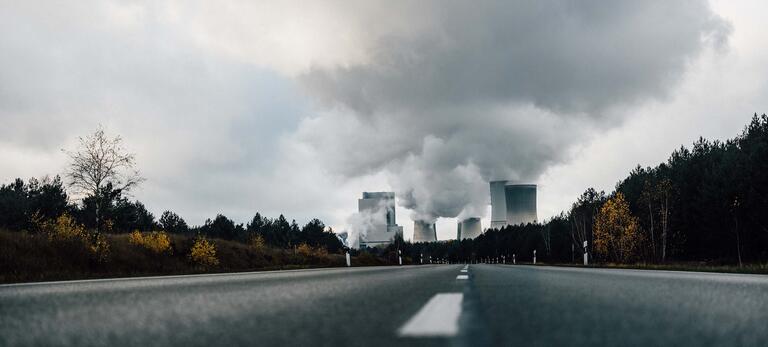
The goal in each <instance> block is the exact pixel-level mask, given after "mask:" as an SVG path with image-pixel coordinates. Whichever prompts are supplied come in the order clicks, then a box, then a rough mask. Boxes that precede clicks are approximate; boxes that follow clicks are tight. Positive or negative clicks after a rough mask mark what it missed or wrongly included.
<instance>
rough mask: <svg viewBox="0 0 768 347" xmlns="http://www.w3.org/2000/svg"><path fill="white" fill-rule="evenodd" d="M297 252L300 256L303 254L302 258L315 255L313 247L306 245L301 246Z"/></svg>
mask: <svg viewBox="0 0 768 347" xmlns="http://www.w3.org/2000/svg"><path fill="white" fill-rule="evenodd" d="M296 252H298V253H299V254H301V255H302V256H305V257H311V256H312V253H313V252H312V247H310V246H309V245H308V244H306V243H302V244H300V245H299V247H297V248H296Z"/></svg>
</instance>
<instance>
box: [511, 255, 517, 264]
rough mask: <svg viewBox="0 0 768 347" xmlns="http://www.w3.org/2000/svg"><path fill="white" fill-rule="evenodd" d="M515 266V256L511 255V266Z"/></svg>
mask: <svg viewBox="0 0 768 347" xmlns="http://www.w3.org/2000/svg"><path fill="white" fill-rule="evenodd" d="M515 264H517V261H515V255H514V254H512V265H515Z"/></svg>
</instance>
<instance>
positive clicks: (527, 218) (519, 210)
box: [490, 181, 538, 229]
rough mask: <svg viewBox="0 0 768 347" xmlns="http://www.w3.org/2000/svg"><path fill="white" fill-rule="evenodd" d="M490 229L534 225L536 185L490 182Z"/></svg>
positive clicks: (535, 216)
mask: <svg viewBox="0 0 768 347" xmlns="http://www.w3.org/2000/svg"><path fill="white" fill-rule="evenodd" d="M490 188H491V228H492V229H500V228H503V227H505V226H508V225H520V224H528V223H536V222H537V220H538V217H537V213H536V185H535V184H510V183H509V182H508V181H492V182H491V183H490Z"/></svg>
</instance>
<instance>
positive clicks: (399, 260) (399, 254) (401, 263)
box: [397, 249, 403, 265]
mask: <svg viewBox="0 0 768 347" xmlns="http://www.w3.org/2000/svg"><path fill="white" fill-rule="evenodd" d="M401 254H402V253H401V252H400V250H399V249H398V250H397V262H398V263H399V264H400V265H403V256H402V255H401Z"/></svg>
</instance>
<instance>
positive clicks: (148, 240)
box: [128, 230, 171, 254]
mask: <svg viewBox="0 0 768 347" xmlns="http://www.w3.org/2000/svg"><path fill="white" fill-rule="evenodd" d="M128 242H129V243H130V244H132V245H135V246H140V247H144V248H146V249H148V250H150V251H152V252H154V253H158V254H159V253H163V252H170V251H171V239H170V238H169V237H168V234H166V233H165V232H164V231H153V232H151V233H142V232H139V231H138V230H134V232H132V233H131V234H130V235H129V236H128Z"/></svg>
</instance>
